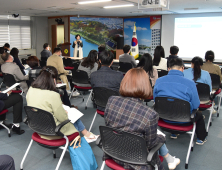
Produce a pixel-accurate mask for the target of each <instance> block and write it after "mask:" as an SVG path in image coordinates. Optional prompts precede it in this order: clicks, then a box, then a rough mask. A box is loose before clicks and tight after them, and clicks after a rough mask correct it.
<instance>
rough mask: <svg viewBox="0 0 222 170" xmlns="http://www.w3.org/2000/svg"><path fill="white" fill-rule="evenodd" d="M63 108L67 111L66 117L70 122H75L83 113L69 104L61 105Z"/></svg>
mask: <svg viewBox="0 0 222 170" xmlns="http://www.w3.org/2000/svg"><path fill="white" fill-rule="evenodd" d="M62 106H63V108H64V109H65V110H66V111H67V112H68V118H69V120H70V121H71V122H72V123H75V122H76V121H77V120H78V119H80V118H81V117H82V116H83V113H82V112H80V111H79V110H77V109H76V108H73V107H72V108H70V107H69V106H66V105H64V104H63V105H62Z"/></svg>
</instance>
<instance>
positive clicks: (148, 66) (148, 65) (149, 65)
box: [137, 53, 158, 87]
mask: <svg viewBox="0 0 222 170" xmlns="http://www.w3.org/2000/svg"><path fill="white" fill-rule="evenodd" d="M137 67H141V68H143V69H144V70H145V71H146V72H147V74H148V76H149V79H150V81H151V83H152V84H151V85H152V87H153V86H154V85H155V83H156V80H157V79H158V72H157V69H155V68H153V61H152V56H151V55H150V54H149V53H145V54H143V56H142V58H141V59H140V62H139V64H138V65H137Z"/></svg>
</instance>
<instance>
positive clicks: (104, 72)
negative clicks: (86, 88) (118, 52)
mask: <svg viewBox="0 0 222 170" xmlns="http://www.w3.org/2000/svg"><path fill="white" fill-rule="evenodd" d="M99 62H100V63H101V65H102V67H101V68H100V69H99V70H98V71H95V72H93V73H92V74H91V79H90V81H91V86H92V88H94V87H105V88H108V89H111V90H114V91H119V87H120V83H121V81H122V79H123V74H122V73H120V72H117V71H114V70H112V69H111V68H110V66H111V65H112V63H113V53H112V52H110V51H106V50H105V51H103V52H101V53H100V59H99Z"/></svg>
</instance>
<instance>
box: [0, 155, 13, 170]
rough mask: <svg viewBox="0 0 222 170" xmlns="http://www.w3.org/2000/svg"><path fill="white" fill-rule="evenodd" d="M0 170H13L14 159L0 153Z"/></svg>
mask: <svg viewBox="0 0 222 170" xmlns="http://www.w3.org/2000/svg"><path fill="white" fill-rule="evenodd" d="M0 169H1V170H15V163H14V159H13V158H12V157H11V156H9V155H0Z"/></svg>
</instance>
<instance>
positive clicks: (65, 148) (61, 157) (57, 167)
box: [55, 136, 69, 170]
mask: <svg viewBox="0 0 222 170" xmlns="http://www.w3.org/2000/svg"><path fill="white" fill-rule="evenodd" d="M64 138H65V140H66V144H65V147H64V149H63V151H62V154H61V156H60V158H59V162H58V164H57V166H56V169H55V170H58V169H59V166H60V164H61V162H62V159H63V157H64V155H65V152H66V150H67V148H68V144H69V139H68V138H67V136H64Z"/></svg>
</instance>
